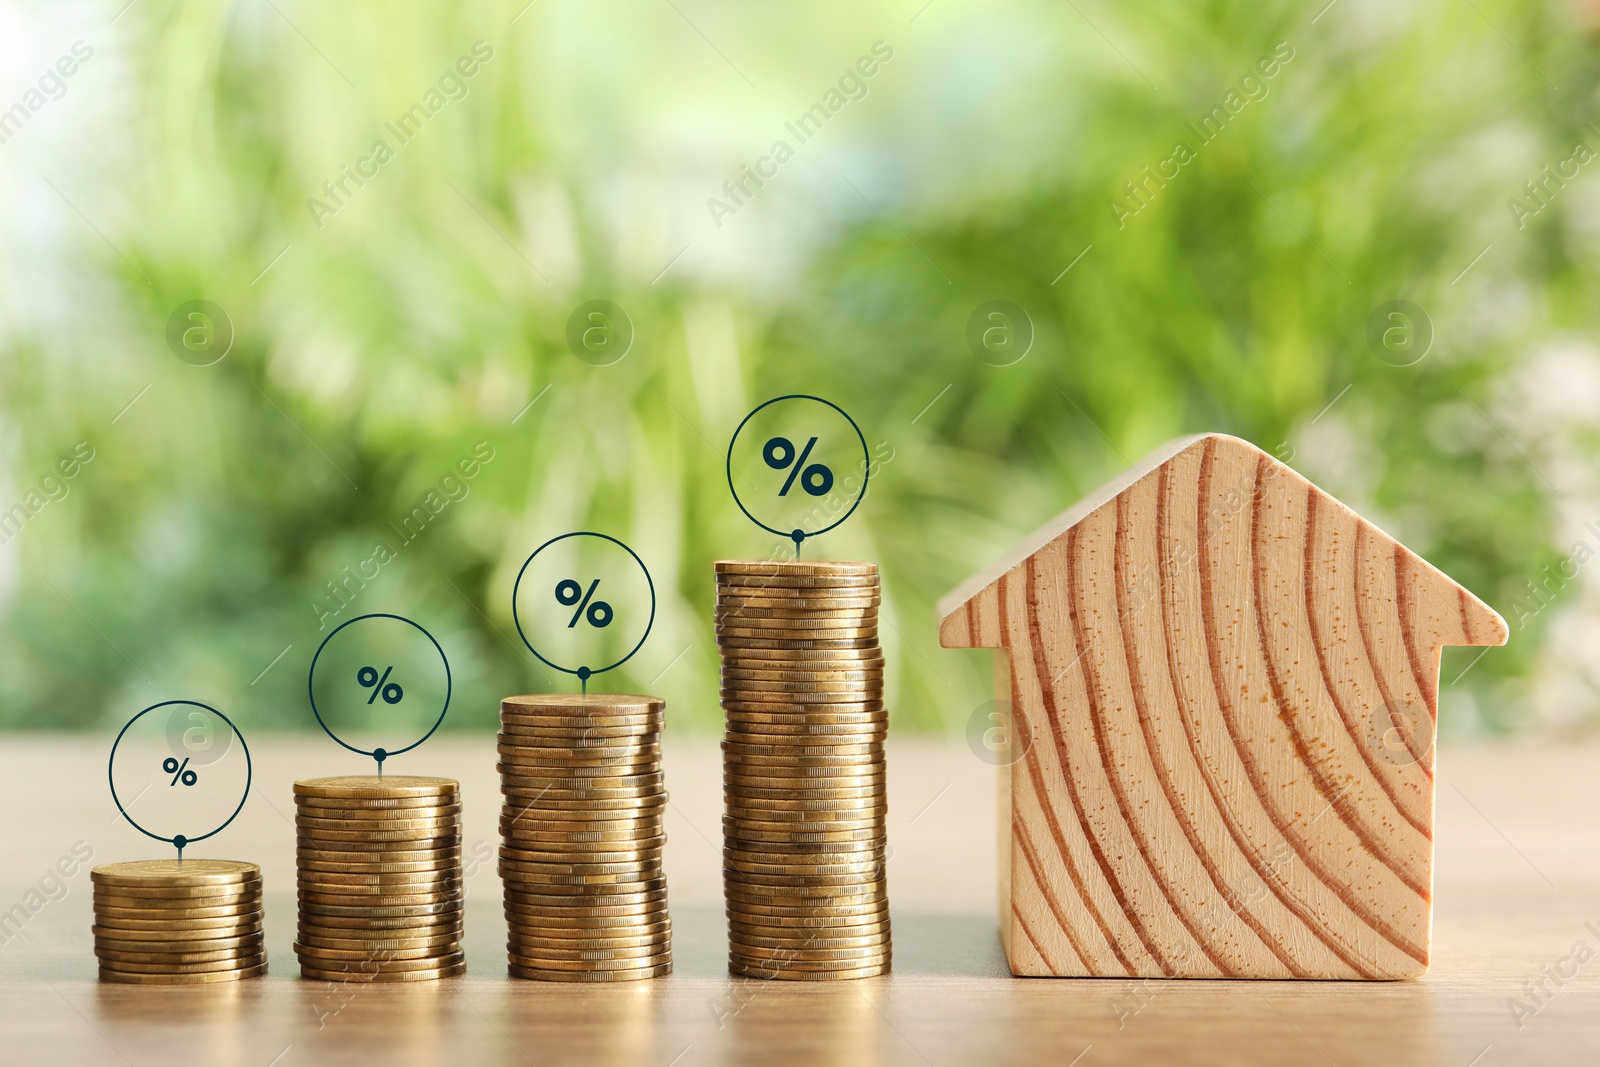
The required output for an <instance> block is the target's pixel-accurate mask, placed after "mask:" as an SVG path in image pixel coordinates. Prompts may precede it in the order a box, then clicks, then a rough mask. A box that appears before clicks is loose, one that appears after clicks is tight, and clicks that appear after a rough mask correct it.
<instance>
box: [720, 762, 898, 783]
mask: <svg viewBox="0 0 1600 1067" xmlns="http://www.w3.org/2000/svg"><path fill="white" fill-rule="evenodd" d="M883 781H884V774H883V772H882V771H879V772H876V773H863V774H844V773H840V772H839V771H837V770H836V769H835V768H832V767H794V768H784V767H757V768H750V769H747V770H746V769H741V768H740V767H738V766H737V765H724V767H723V769H722V784H723V785H724V786H734V787H736V788H740V789H860V788H865V787H867V786H873V785H881V784H882V783H883Z"/></svg>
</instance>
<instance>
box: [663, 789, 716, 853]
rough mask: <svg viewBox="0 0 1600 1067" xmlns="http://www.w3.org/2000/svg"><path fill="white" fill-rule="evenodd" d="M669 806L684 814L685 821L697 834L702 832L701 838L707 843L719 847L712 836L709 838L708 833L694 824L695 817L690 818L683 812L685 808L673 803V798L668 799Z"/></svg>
mask: <svg viewBox="0 0 1600 1067" xmlns="http://www.w3.org/2000/svg"><path fill="white" fill-rule="evenodd" d="M667 807H669V808H671V809H672V810H673V811H675V812H677V813H678V814H679V815H681V816H683V821H684V822H686V823H688V824H689V829H691V830H693V831H694V832H695V833H697V834H700V837H701V839H702V840H704V841H705V843H706V844H708V845H710V846H711V847H712V848H716V847H718V846H717V843H716V842H715V841H713V840H711V838H709V837H706V835H705V834H704V833H702V832H701V830H700V827H698V826H696V825H695V824H694V820H693V819H691V818H689V816H687V815H684V814H683V809H682V808H680V807H678V805H677V804H675V803H673V802H672V801H671V800H668V801H667Z"/></svg>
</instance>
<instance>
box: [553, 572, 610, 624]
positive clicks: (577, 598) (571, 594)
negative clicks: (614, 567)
mask: <svg viewBox="0 0 1600 1067" xmlns="http://www.w3.org/2000/svg"><path fill="white" fill-rule="evenodd" d="M599 587H600V579H598V578H596V579H595V580H594V581H592V582H590V583H589V590H588V592H585V591H584V589H583V586H581V585H579V584H578V583H577V582H575V581H573V580H572V579H571V578H566V579H563V580H562V581H560V582H558V583H556V603H558V604H563V605H565V606H566V607H569V608H570V607H572V605H574V604H577V605H578V610H577V611H574V612H573V613H572V620H571V621H570V622H568V623H567V629H569V630H570V629H572V628H573V627H575V626H577V625H578V620H579V619H582V618H585V617H587V618H588V620H589V625H590V626H593V627H594V628H595V629H596V630H603V629H605V628H606V627H607V626H610V625H611V620H612V618H614V617H615V616H614V613H613V612H612V610H611V605H610V604H607V603H606V602H605V601H604V600H596V601H595V602H594V603H592V604H591V603H589V600H590V598H591V597H593V596H594V591H595V590H596V589H598V588H599ZM585 608H587V609H588V613H587V616H585V613H584V609H585Z"/></svg>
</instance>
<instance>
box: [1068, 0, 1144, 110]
mask: <svg viewBox="0 0 1600 1067" xmlns="http://www.w3.org/2000/svg"><path fill="white" fill-rule="evenodd" d="M1067 3H1068V4H1071V5H1072V10H1074V11H1076V12H1077V13H1078V17H1079V18H1080V19H1082V20H1083V21H1085V22H1089V16H1088V15H1085V14H1084V13H1083V10H1082V9H1081V8H1079V7H1078V5H1077V4H1073V3H1072V0H1067ZM1089 28H1090V29H1092V30H1093V31H1094V32H1095V33H1098V34H1099V35H1100V36H1101V38H1102V39H1103V40H1104V41H1105V42H1106V44H1108V45H1110V46H1111V50H1112V51H1113V52H1115V53H1116V54H1117V55H1119V56H1121V57H1122V61H1123V62H1124V63H1126V64H1128V66H1130V67H1132V68H1133V69H1134V70H1135V71H1136V72H1138V75H1139V77H1141V78H1143V79H1144V80H1145V81H1147V82H1150V88H1152V89H1158V88H1159V86H1157V85H1156V83H1155V82H1152V81H1150V76H1149V75H1148V74H1146V73H1145V72H1144V71H1142V70H1139V65H1138V64H1137V63H1135V62H1134V61H1133V60H1131V59H1129V58H1128V54H1127V53H1126V52H1124V51H1123V50H1122V49H1120V48H1118V47H1117V44H1116V42H1115V41H1113V40H1112V39H1111V38H1109V37H1107V36H1106V35H1105V31H1104V30H1102V29H1101V28H1100V27H1099V26H1096V25H1095V24H1094V23H1092V22H1089Z"/></svg>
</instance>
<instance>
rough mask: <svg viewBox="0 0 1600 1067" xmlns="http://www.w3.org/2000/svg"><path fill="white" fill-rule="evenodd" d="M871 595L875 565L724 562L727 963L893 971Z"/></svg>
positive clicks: (812, 970)
mask: <svg viewBox="0 0 1600 1067" xmlns="http://www.w3.org/2000/svg"><path fill="white" fill-rule="evenodd" d="M878 601H879V593H878V568H877V566H876V565H875V564H871V563H829V562H800V561H794V562H785V563H777V562H772V561H765V560H723V561H721V562H719V563H718V564H717V607H716V633H717V644H718V645H719V646H720V647H721V652H722V709H723V712H724V714H725V716H726V720H727V734H726V737H725V739H724V740H723V742H722V751H723V778H722V781H723V793H724V797H725V799H726V811H725V814H724V816H723V820H722V823H723V838H724V840H723V845H724V848H723V867H722V873H723V887H724V891H725V894H726V897H727V908H728V942H729V961H728V967H729V970H730V971H732V972H733V973H734V974H741V975H748V976H751V977H757V978H787V979H795V980H801V981H819V980H827V979H831V978H866V977H869V976H871V975H875V974H883V973H884V972H886V971H888V969H889V901H888V894H887V889H886V887H885V881H884V869H883V864H884V850H885V847H886V845H887V840H886V838H885V836H884V814H885V804H884V793H883V787H884V765H883V739H884V734H885V731H886V728H887V725H888V719H887V716H886V714H885V712H884V710H883V653H882V651H881V650H880V649H879V647H878Z"/></svg>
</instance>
